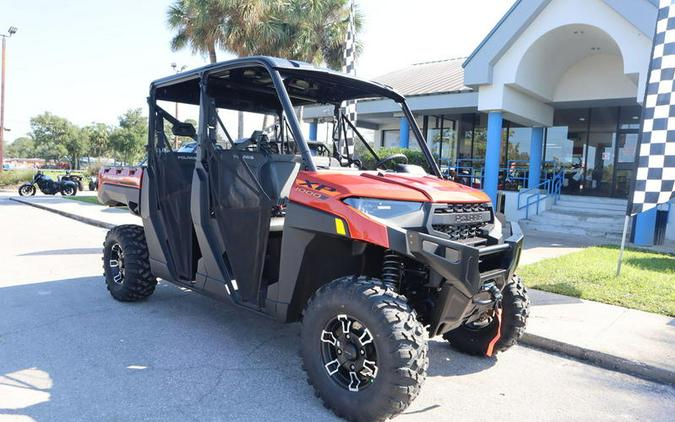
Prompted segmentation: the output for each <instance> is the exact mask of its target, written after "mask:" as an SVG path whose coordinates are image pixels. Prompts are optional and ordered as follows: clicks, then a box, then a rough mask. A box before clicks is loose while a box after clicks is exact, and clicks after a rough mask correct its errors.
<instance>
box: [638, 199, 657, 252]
mask: <svg viewBox="0 0 675 422" xmlns="http://www.w3.org/2000/svg"><path fill="white" fill-rule="evenodd" d="M656 212H657V208H652V209H650V210H648V211H645V212H641V213H640V214H637V215H636V216H635V225H634V226H633V243H635V244H636V245H642V246H650V245H653V244H654V231H655V230H656Z"/></svg>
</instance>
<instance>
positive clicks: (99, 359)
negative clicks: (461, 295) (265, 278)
mask: <svg viewBox="0 0 675 422" xmlns="http://www.w3.org/2000/svg"><path fill="white" fill-rule="evenodd" d="M84 250H85V251H86V253H89V251H88V249H84ZM75 251H77V250H75ZM75 253H77V252H75ZM299 327H300V326H299V324H282V323H278V322H276V321H273V320H269V319H267V318H264V317H260V316H258V315H255V314H252V313H250V312H247V311H245V310H241V309H239V308H236V307H235V306H233V305H230V304H227V303H222V302H217V301H214V300H211V299H209V298H206V297H203V296H200V295H197V294H195V293H192V292H190V291H188V290H186V289H180V288H176V287H174V286H172V285H168V284H165V283H160V284H159V285H158V286H157V290H156V291H155V294H154V295H153V296H151V297H150V298H149V299H148V300H146V301H144V302H139V303H120V302H116V301H114V300H113V299H112V298H111V297H110V296H109V294H108V292H107V291H106V289H105V285H104V283H103V280H102V278H101V277H99V276H93V277H80V278H73V279H65V280H56V281H47V282H41V283H36V284H28V285H19V286H11V287H4V288H0V344H1V345H2V347H0V415H2V414H11V415H25V416H29V417H31V418H33V419H35V420H40V421H50V420H101V419H118V420H130V419H134V418H137V417H138V416H139V415H152V418H154V419H157V420H185V416H186V415H185V414H186V413H187V414H189V416H190V417H189V418H188V419H196V420H204V419H216V420H217V419H220V418H222V417H223V415H224V414H225V413H224V409H227V414H229V415H237V417H236V418H234V417H233V418H232V419H244V420H317V419H321V420H326V419H328V420H333V419H334V418H333V416H332V414H330V413H329V412H327V411H326V410H325V409H324V408H323V406H322V404H321V402H320V401H319V400H318V399H315V398H314V394H313V391H312V389H311V387H310V386H309V385H308V384H307V382H306V376H305V374H304V372H303V371H302V369H301V360H300V357H299V353H298V340H299V331H300V330H299ZM429 357H430V367H429V376H430V377H435V376H446V377H447V376H462V375H467V374H472V373H475V372H479V371H484V370H486V369H489V368H490V367H491V366H493V365H494V364H495V362H496V359H484V358H472V357H468V356H464V355H460V354H458V353H456V352H454V351H452V349H450V347H449V345H448V344H447V343H446V342H445V341H436V340H434V341H431V342H430V351H429ZM17 377H18V378H21V379H24V380H25V379H27V380H29V381H30V380H34V381H35V384H30V382H28V381H26V382H25V383H24V384H21V383H18V381H16V379H17ZM121 396H123V398H120V397H121ZM435 407H436V406H435V405H434V406H430V407H429V408H428V409H426V410H431V409H433V408H435ZM422 411H425V409H423V410H421V411H419V412H422Z"/></svg>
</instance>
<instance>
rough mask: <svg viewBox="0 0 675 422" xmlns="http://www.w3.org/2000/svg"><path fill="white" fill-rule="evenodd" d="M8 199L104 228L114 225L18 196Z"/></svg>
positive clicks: (110, 227)
mask: <svg viewBox="0 0 675 422" xmlns="http://www.w3.org/2000/svg"><path fill="white" fill-rule="evenodd" d="M9 199H10V200H11V201H15V202H19V203H21V204H26V205H30V206H31V207H35V208H40V209H41V210H45V211H49V212H53V213H54V214H58V215H60V216H63V217H66V218H71V219H73V220H76V221H79V222H81V223H85V224H89V225H91V226H96V227H101V228H104V229H112V228H113V227H115V225H114V224H110V223H106V222H103V221H99V220H94V219H93V218H88V217H82V216H81V215H77V214H73V213H69V212H65V211H61V210H57V209H54V208H50V207H48V206H45V205H42V204H36V203H34V202H30V201H25V200H23V199H20V198H14V197H12V198H9Z"/></svg>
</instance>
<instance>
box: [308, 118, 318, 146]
mask: <svg viewBox="0 0 675 422" xmlns="http://www.w3.org/2000/svg"><path fill="white" fill-rule="evenodd" d="M318 129H319V121H318V120H312V121H311V122H309V140H310V141H316V132H317V131H318Z"/></svg>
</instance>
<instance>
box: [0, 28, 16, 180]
mask: <svg viewBox="0 0 675 422" xmlns="http://www.w3.org/2000/svg"><path fill="white" fill-rule="evenodd" d="M16 31H17V28H16V26H10V27H9V30H8V31H7V34H0V37H2V82H0V172H2V171H3V170H4V169H5V165H4V157H5V49H6V45H7V38H9V37H11V36H12V35H14V34H16Z"/></svg>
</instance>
